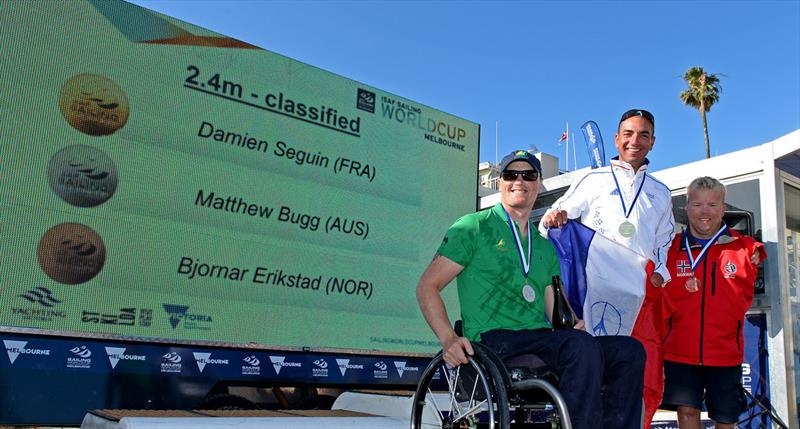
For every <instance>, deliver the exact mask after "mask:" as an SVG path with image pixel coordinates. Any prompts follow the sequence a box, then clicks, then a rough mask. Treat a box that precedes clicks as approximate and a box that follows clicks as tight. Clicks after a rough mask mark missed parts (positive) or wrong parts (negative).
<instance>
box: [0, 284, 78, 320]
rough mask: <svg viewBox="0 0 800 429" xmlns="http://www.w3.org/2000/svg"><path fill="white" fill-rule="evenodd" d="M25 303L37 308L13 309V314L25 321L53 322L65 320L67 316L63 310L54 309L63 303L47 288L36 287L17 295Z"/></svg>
mask: <svg viewBox="0 0 800 429" xmlns="http://www.w3.org/2000/svg"><path fill="white" fill-rule="evenodd" d="M17 296H18V297H20V298H22V299H24V300H25V301H28V302H30V303H31V304H35V305H36V307H11V314H12V315H14V316H19V317H20V318H21V319H25V320H41V321H48V322H49V321H52V320H53V319H55V318H59V319H63V318H66V317H67V315H66V313H64V311H63V310H58V309H55V308H53V307H56V306H58V304H61V303H62V302H63V301H62V300H60V299H58V297H57V296H56V295H55V294H54V293H53V292H52V291H51V290H50V289H47V288H45V287H36V288H33V289H30V290H27V291H25V293H22V294H19V295H17Z"/></svg>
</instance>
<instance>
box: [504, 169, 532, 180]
mask: <svg viewBox="0 0 800 429" xmlns="http://www.w3.org/2000/svg"><path fill="white" fill-rule="evenodd" d="M519 176H522V180H524V181H526V182H535V181H536V180H537V179H539V172H538V171H536V170H506V171H504V172H503V173H502V174H501V175H500V177H502V178H503V180H505V181H506V182H513V181H515V180H517V177H519Z"/></svg>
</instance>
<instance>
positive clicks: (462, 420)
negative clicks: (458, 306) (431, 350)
mask: <svg viewBox="0 0 800 429" xmlns="http://www.w3.org/2000/svg"><path fill="white" fill-rule="evenodd" d="M502 380H503V377H502V375H501V373H500V370H499V369H498V367H497V366H496V365H495V364H494V363H493V362H492V361H491V359H489V358H488V357H486V356H485V355H484V353H483V352H482V350H479V348H475V355H474V356H472V357H470V358H469V364H464V365H459V366H458V367H455V368H449V367H448V366H447V365H446V364H445V362H444V359H443V358H442V353H441V352H440V353H439V354H437V355H436V356H435V357H434V358H433V360H432V361H431V363H430V364H429V365H428V367H427V368H425V370H424V371H423V372H422V375H421V377H420V380H419V384H417V391H416V393H415V394H414V399H413V404H414V405H413V408H412V410H411V429H433V428H441V429H461V428H487V429H508V428H509V404H508V393H507V392H506V388H505V385H504V383H503V381H502Z"/></svg>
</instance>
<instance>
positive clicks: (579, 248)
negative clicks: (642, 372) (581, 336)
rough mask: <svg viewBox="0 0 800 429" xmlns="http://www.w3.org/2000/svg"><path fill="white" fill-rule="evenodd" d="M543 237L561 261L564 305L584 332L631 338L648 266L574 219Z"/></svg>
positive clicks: (644, 260) (641, 258)
mask: <svg viewBox="0 0 800 429" xmlns="http://www.w3.org/2000/svg"><path fill="white" fill-rule="evenodd" d="M547 235H548V238H549V239H550V241H551V242H552V243H553V245H554V246H555V248H556V252H557V253H558V258H559V260H560V263H561V278H562V282H563V283H564V294H565V296H566V298H567V302H568V303H569V305H570V306H571V307H572V309H573V311H574V312H575V315H576V316H578V318H579V319H583V320H584V321H585V322H586V331H587V332H589V333H590V334H592V335H594V336H603V335H631V332H632V331H633V327H634V325H635V323H636V317H637V316H638V314H639V310H640V309H641V308H642V302H643V301H644V297H645V292H646V289H645V285H646V283H647V281H648V279H649V278H650V275H651V274H652V273H653V270H654V268H655V265H654V264H653V262H652V261H651V260H649V259H648V258H645V257H644V256H642V255H640V254H638V253H636V252H634V251H633V250H631V249H629V248H627V247H625V246H623V245H621V244H619V243H617V242H615V241H613V240H611V239H609V238H607V237H605V236H604V235H602V234H599V233H597V232H595V231H594V230H593V229H591V228H589V227H587V226H585V225H583V224H581V223H580V222H576V221H574V220H573V221H569V222H567V223H566V224H565V225H564V226H563V227H561V228H551V229H550V230H548V233H547Z"/></svg>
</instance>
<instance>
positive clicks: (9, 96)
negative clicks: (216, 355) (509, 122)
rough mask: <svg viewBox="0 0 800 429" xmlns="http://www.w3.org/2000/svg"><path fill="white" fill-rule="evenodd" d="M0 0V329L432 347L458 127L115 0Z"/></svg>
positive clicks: (463, 172)
mask: <svg viewBox="0 0 800 429" xmlns="http://www.w3.org/2000/svg"><path fill="white" fill-rule="evenodd" d="M0 8H2V16H3V19H2V24H0V25H2V27H1V28H0V32H1V34H0V43H2V46H0V51H2V55H3V61H2V64H1V65H0V70H2V74H0V96H1V97H2V110H1V111H0V118H1V119H0V177H1V178H2V179H1V180H2V182H1V183H2V186H0V218H1V219H2V227H1V228H2V233H0V246H2V247H0V325H2V326H3V327H5V328H3V329H12V328H13V329H19V328H34V329H44V330H48V332H49V330H53V331H57V332H65V333H79V334H80V333H83V334H89V335H94V336H96V335H98V334H103V335H112V336H120V337H124V338H142V339H158V340H168V341H176V342H181V341H213V342H220V341H221V342H226V343H230V344H250V343H253V344H257V345H261V346H266V347H276V348H294V347H311V348H335V349H359V350H380V351H392V352H431V351H434V350H436V349H437V348H438V343H437V342H436V340H435V337H434V336H433V335H432V333H431V332H430V329H429V328H428V326H427V325H426V324H425V321H424V320H423V318H422V317H421V315H420V312H419V309H418V307H417V303H416V298H415V292H414V290H415V286H416V283H417V280H418V279H419V276H420V274H421V273H422V271H423V270H424V268H425V267H426V265H427V264H428V262H429V261H430V260H431V258H432V256H433V254H434V252H435V250H436V248H437V246H438V243H439V241H440V240H441V238H442V236H443V234H444V232H445V230H446V229H447V227H448V226H449V225H450V224H451V223H452V222H453V221H454V220H455V219H457V218H458V217H459V216H461V215H463V214H465V213H468V212H471V211H474V210H475V206H476V183H477V178H476V175H477V168H476V165H477V158H478V139H479V126H478V125H477V124H475V123H472V122H469V121H466V120H464V119H460V118H458V117H455V116H453V115H449V114H446V113H444V112H441V111H438V110H436V109H433V108H430V107H428V106H425V105H422V104H420V103H415V102H414V101H411V100H407V99H404V98H402V97H399V96H396V95H393V94H390V93H387V92H384V91H381V90H379V89H376V88H373V87H370V86H368V85H364V84H360V83H358V82H355V81H352V80H349V79H346V78H343V77H341V76H337V75H335V74H332V73H329V72H326V71H323V70H320V69H318V68H315V67H312V66H309V65H306V64H303V63H300V62H298V61H295V60H292V59H290V58H286V57H284V56H281V55H277V54H274V53H271V52H268V51H265V50H263V49H260V48H257V47H255V46H252V45H248V44H246V43H244V42H240V41H237V40H234V39H231V38H227V37H224V36H221V35H219V34H216V33H213V32H210V31H208V30H204V29H202V28H198V27H196V26H192V25H190V24H186V23H184V22H180V21H177V20H175V19H172V18H169V17H166V16H163V15H160V14H157V13H154V12H151V11H149V10H147V9H143V8H140V7H138V6H134V5H130V4H127V3H124V2H118V1H105V0H103V1H101V0H95V1H69V2H60V1H58V2H42V1H37V2H2V4H0ZM270 19H281V17H279V16H275V17H264V20H265V23H266V22H268V21H269V20H270ZM454 289H455V288H448V289H447V290H446V292H447V293H446V294H445V297H446V300H447V301H448V308H449V309H450V311H451V313H453V314H458V313H457V311H458V308H457V303H456V300H455V290H454Z"/></svg>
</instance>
